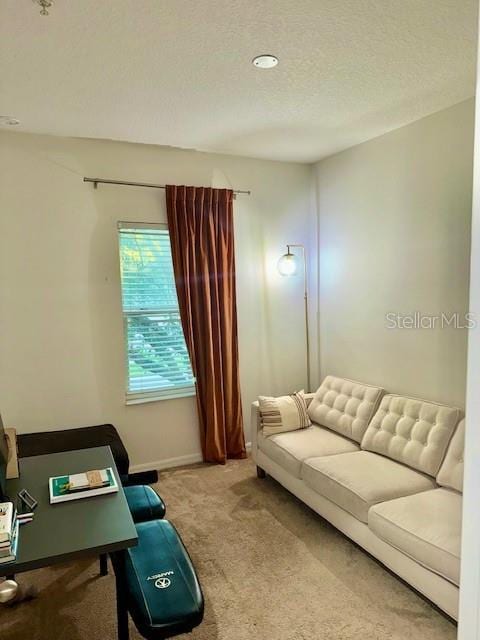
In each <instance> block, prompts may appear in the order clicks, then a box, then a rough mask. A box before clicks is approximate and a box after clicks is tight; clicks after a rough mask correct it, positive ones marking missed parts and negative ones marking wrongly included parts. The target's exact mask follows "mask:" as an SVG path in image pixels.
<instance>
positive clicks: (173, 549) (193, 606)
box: [113, 520, 204, 640]
mask: <svg viewBox="0 0 480 640" xmlns="http://www.w3.org/2000/svg"><path fill="white" fill-rule="evenodd" d="M136 529H137V534H138V545H137V546H135V547H131V548H130V549H127V550H126V551H124V552H122V556H121V558H119V557H118V556H117V559H116V561H115V559H114V565H113V566H114V568H115V571H116V573H117V580H118V581H119V584H120V585H122V584H123V586H124V589H123V593H124V600H123V601H122V602H121V603H120V606H122V607H126V609H127V611H128V613H130V615H131V617H132V620H133V621H134V623H135V626H136V627H137V629H138V631H139V633H140V634H141V635H142V636H143V637H144V638H146V640H164V639H166V638H172V637H174V636H177V635H179V634H182V633H189V632H190V631H192V630H193V629H194V628H195V627H197V626H198V625H199V624H200V623H201V622H202V620H203V611H204V600H203V595H202V590H201V587H200V583H199V581H198V578H197V574H196V572H195V568H194V566H193V564H192V561H191V559H190V556H189V555H188V552H187V550H186V548H185V546H184V544H183V542H182V540H181V538H180V535H179V534H178V532H177V531H176V529H175V527H174V526H173V525H172V524H171V523H170V522H169V521H168V520H153V521H150V522H141V523H139V524H137V525H136ZM118 572H121V573H120V575H119V573H118ZM118 620H119V629H118V632H119V638H121V639H122V640H125V639H127V638H128V614H126V615H124V612H119V616H118Z"/></svg>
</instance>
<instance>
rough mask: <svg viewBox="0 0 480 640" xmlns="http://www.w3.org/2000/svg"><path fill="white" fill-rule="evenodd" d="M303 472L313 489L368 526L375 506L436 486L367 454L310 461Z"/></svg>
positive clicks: (416, 472)
mask: <svg viewBox="0 0 480 640" xmlns="http://www.w3.org/2000/svg"><path fill="white" fill-rule="evenodd" d="M301 473H302V478H303V480H304V481H305V484H307V485H308V486H309V487H310V488H311V489H313V490H314V491H316V492H317V493H319V494H320V495H322V496H323V497H325V498H327V499H328V500H330V501H331V502H333V503H334V504H336V505H337V506H339V507H341V508H342V509H345V511H348V512H349V513H351V514H352V515H353V516H355V518H357V519H358V520H361V521H362V522H365V523H367V522H368V510H369V509H370V507H371V506H372V505H374V504H377V503H379V502H385V501H386V500H392V499H393V498H400V497H402V496H408V495H412V494H414V493H420V492H421V491H428V490H429V489H433V488H434V487H435V486H436V485H435V482H434V480H433V478H429V477H428V476H425V475H423V474H421V473H418V471H414V470H413V469H409V468H408V467H405V466H403V465H401V464H399V463H398V462H394V461H393V460H389V459H388V458H384V457H383V456H379V455H376V454H374V453H370V452H368V451H356V452H355V453H342V454H340V455H334V456H329V457H326V458H311V459H308V460H305V462H304V463H303V466H302V470H301Z"/></svg>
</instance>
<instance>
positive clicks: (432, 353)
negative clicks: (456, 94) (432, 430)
mask: <svg viewBox="0 0 480 640" xmlns="http://www.w3.org/2000/svg"><path fill="white" fill-rule="evenodd" d="M473 117H474V104H473V100H469V101H467V102H463V103H461V104H459V105H456V106H454V107H452V108H450V109H447V110H445V111H441V112H439V113H436V114H434V115H431V116H429V117H427V118H424V119H422V120H419V121H417V122H415V123H413V124H411V125H409V126H406V127H403V128H401V129H397V130H396V131H393V132H391V133H388V134H386V135H384V136H382V137H379V138H376V139H374V140H371V141H369V142H366V143H364V144H361V145H358V146H356V147H353V148H352V149H349V150H347V151H344V152H342V153H339V154H337V155H335V156H332V157H330V158H327V159H326V160H324V161H322V162H320V163H318V164H317V166H316V175H317V193H318V195H317V197H318V207H319V220H320V224H319V234H320V241H319V245H320V361H321V372H322V375H325V374H326V373H333V374H338V375H340V376H346V377H350V378H353V379H358V380H363V381H366V382H371V383H376V384H379V385H382V386H385V387H386V388H387V389H388V390H391V391H393V392H399V393H406V394H412V395H415V396H420V397H424V398H428V399H432V400H438V401H444V402H446V403H454V404H456V405H459V406H464V402H465V373H466V353H467V335H466V331H464V330H463V331H462V330H455V329H453V328H447V329H443V330H441V329H438V330H435V331H433V330H421V329H419V330H389V329H387V328H386V321H385V315H386V314H387V313H389V312H398V313H402V314H405V313H407V314H408V313H411V312H415V311H418V312H421V313H423V314H441V313H442V312H446V313H448V314H450V313H452V312H459V313H461V314H464V313H466V311H467V308H468V280H469V252H470V218H471V192H472V154H473V124H474V123H473Z"/></svg>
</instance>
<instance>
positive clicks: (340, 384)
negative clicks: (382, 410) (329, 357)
mask: <svg viewBox="0 0 480 640" xmlns="http://www.w3.org/2000/svg"><path fill="white" fill-rule="evenodd" d="M383 393H384V390H383V389H381V388H380V387H372V386H370V385H368V384H363V383H362V382H355V381H354V380H347V379H345V378H335V377H334V376H327V377H326V378H325V380H324V381H323V382H322V384H321V386H320V387H319V389H318V391H317V392H316V393H315V395H314V397H313V400H312V401H311V402H310V404H309V407H308V415H309V416H310V419H311V420H312V421H313V422H316V423H317V424H320V425H322V426H324V427H328V428H329V429H332V431H337V432H338V433H341V434H342V435H343V436H346V437H347V438H350V439H351V440H356V441H357V442H361V440H362V438H363V434H364V433H365V431H366V429H367V426H368V423H369V422H370V420H371V418H372V416H373V415H374V413H375V410H376V408H377V406H378V403H379V400H380V398H381V397H382V394H383Z"/></svg>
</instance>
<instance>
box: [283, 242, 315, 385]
mask: <svg viewBox="0 0 480 640" xmlns="http://www.w3.org/2000/svg"><path fill="white" fill-rule="evenodd" d="M292 247H295V248H298V249H301V251H302V257H303V285H304V293H303V298H304V301H305V346H306V352H307V390H306V391H307V393H309V392H310V391H311V386H310V335H309V330H308V288H307V255H306V251H305V247H304V245H303V244H287V253H285V254H284V255H283V256H282V257H281V258H280V260H279V261H278V271H279V272H280V274H281V275H282V276H294V275H296V274H297V272H298V260H297V256H296V255H295V254H293V253H292V252H291V251H290V249H291V248H292Z"/></svg>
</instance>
